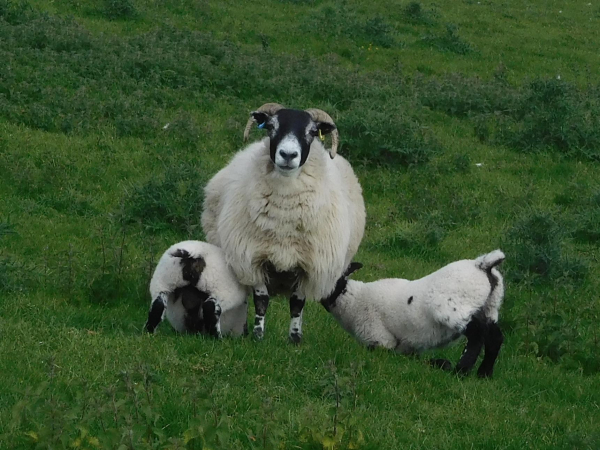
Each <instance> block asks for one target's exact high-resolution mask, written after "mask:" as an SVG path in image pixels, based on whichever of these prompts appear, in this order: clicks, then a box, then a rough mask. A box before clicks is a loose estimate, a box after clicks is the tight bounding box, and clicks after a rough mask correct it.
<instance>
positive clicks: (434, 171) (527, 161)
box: [0, 0, 600, 449]
mask: <svg viewBox="0 0 600 450" xmlns="http://www.w3.org/2000/svg"><path fill="white" fill-rule="evenodd" d="M599 22H600V8H599V7H598V5H595V4H593V3H591V4H588V3H587V2H582V3H581V4H577V5H568V6H565V5H562V4H558V3H554V2H550V3H548V2H542V1H541V0H535V1H533V2H526V3H523V2H516V1H512V0H511V1H508V2H504V3H498V4H495V3H489V2H483V1H482V2H474V1H460V2H452V3H447V4H439V3H427V2H423V3H421V2H414V1H413V2H408V1H406V2H395V3H394V2H392V3H390V2H381V1H376V2H369V3H365V2H359V1H356V0H345V1H342V2H330V1H321V0H267V1H266V3H264V2H263V3H261V4H258V3H256V2H231V1H224V2H214V1H210V0H207V1H195V0H166V1H161V2H155V1H149V0H102V1H98V0H69V1H64V2H56V1H47V0H37V1H34V0H28V1H27V0H0V61H1V63H0V308H1V309H0V311H1V312H0V370H1V372H2V374H3V379H2V381H3V389H2V390H1V391H0V392H1V393H0V448H86V449H93V448H132V449H133V448H135V449H138V448H141V449H143V448H172V449H175V448H194V449H203V448H212V449H217V448H221V449H232V448H235V449H237V448H251V449H282V448H301V449H341V448H356V449H391V448H415V449H418V448H419V449H421V448H422V449H424V448H427V449H429V448H447V449H463V448H467V447H469V448H470V447H473V448H486V449H488V448H506V449H522V448H544V449H545V448H553V449H567V448H568V449H597V448H598V447H599V446H600V433H599V432H598V426H597V424H598V422H600V410H599V407H598V405H599V404H600V388H599V386H600V383H599V381H600V379H599V378H600V358H599V357H598V354H599V351H598V350H599V342H598V341H599V339H600V336H599V334H600V332H599V330H600V328H599V327H598V322H599V320H600V303H599V302H598V294H597V293H598V292H599V291H600V278H599V277H598V275H597V274H598V273H600V264H599V262H598V257H599V256H600V248H599V244H600V181H599V180H600V168H599V167H598V162H599V161H600V80H599V79H598V74H597V70H595V69H596V68H597V67H599V66H600V54H599V53H598V52H597V48H598V46H599V45H600V36H599V34H598V30H600V24H599ZM268 101H277V102H279V103H282V104H285V105H288V106H290V107H297V108H308V107H317V108H322V109H324V110H326V111H328V112H329V113H330V114H331V115H332V117H333V118H334V119H335V120H336V123H337V125H338V127H339V129H340V135H341V140H342V142H341V148H340V154H342V155H343V156H345V157H347V158H348V159H349V160H350V161H351V162H352V164H353V166H354V168H355V170H356V172H357V175H358V176H359V178H360V180H361V183H362V185H363V188H364V195H365V201H366V204H367V213H368V220H367V229H366V233H365V239H364V241H363V244H362V246H361V249H360V250H359V253H358V255H357V258H356V259H357V260H359V261H361V262H363V263H364V264H365V269H363V271H361V272H360V273H359V274H357V275H356V278H358V279H363V280H373V279H377V278H383V277H391V276H401V277H405V278H418V277H421V276H423V275H425V274H427V273H429V272H430V271H432V270H435V269H436V268H438V267H439V266H441V265H443V264H446V263H448V262H450V261H452V260H456V259H460V258H472V257H475V256H477V255H478V254H481V253H483V252H486V251H490V250H492V249H494V248H502V249H503V250H504V251H505V253H506V254H507V261H506V263H505V264H504V266H503V267H502V270H503V272H504V273H505V274H506V283H507V293H506V299H505V305H504V308H503V310H502V311H501V326H502V327H503V329H504V330H505V332H506V345H505V347H504V349H503V350H502V353H501V355H500V358H499V361H498V367H497V370H496V374H495V378H494V379H493V380H492V381H482V380H478V379H476V378H475V377H468V378H465V379H459V378H457V377H455V376H452V375H449V374H447V373H443V372H438V371H436V370H434V369H431V368H429V367H427V366H426V364H425V363H424V360H423V359H420V358H408V357H402V356H398V355H394V354H391V353H389V352H384V351H379V350H377V351H374V352H369V351H367V350H366V349H364V348H362V347H360V346H358V344H357V343H355V342H354V341H353V340H352V338H351V337H350V336H349V335H347V334H346V333H345V332H344V331H343V330H342V329H341V328H340V327H339V326H337V325H336V324H335V323H334V321H333V320H332V319H331V318H330V317H329V316H328V315H327V314H326V313H325V312H324V311H323V310H322V308H321V307H320V306H319V305H317V304H309V305H307V308H306V311H305V314H306V316H305V321H306V325H305V340H304V342H303V343H302V345H301V346H299V347H293V346H291V345H289V344H288V343H287V342H286V336H287V325H288V317H287V316H288V307H287V305H286V302H285V300H283V299H277V300H275V301H273V302H272V305H271V306H270V309H269V314H268V318H267V322H268V324H267V333H266V338H265V341H263V342H260V343H257V342H253V341H252V339H249V338H247V339H239V340H233V339H225V340H224V341H222V342H216V341H213V340H211V339H208V338H202V337H197V336H179V335H176V334H175V333H174V332H173V331H172V330H170V329H169V326H168V324H164V325H162V326H161V327H160V328H159V330H158V332H157V334H156V335H155V336H145V335H143V334H142V332H141V328H142V325H143V323H144V321H145V318H146V314H147V307H148V304H149V300H150V299H149V298H148V294H147V286H148V281H149V278H150V276H151V274H152V270H153V268H154V265H155V264H156V262H157V258H158V257H159V256H160V254H161V253H162V251H164V249H165V248H167V247H168V246H169V245H171V244H172V243H174V242H177V241H180V240H184V239H189V238H192V239H203V233H202V229H201V227H200V225H199V217H200V214H201V208H202V204H201V203H202V198H203V196H202V187H203V186H204V184H205V183H206V182H207V180H208V179H210V177H211V176H212V175H213V174H214V173H216V171H217V170H219V169H220V168H221V167H223V165H224V164H226V162H227V161H228V160H229V158H230V157H231V155H232V154H233V153H234V151H235V150H236V149H238V148H239V147H240V146H241V135H242V131H243V126H244V124H245V123H246V120H247V117H248V112H249V111H251V110H252V109H253V108H256V107H257V106H260V105H261V104H263V103H265V102H268ZM252 136H253V137H257V136H259V132H257V131H253V135H252ZM460 350H461V349H460V346H455V347H452V348H449V349H442V350H438V351H435V352H431V354H429V355H427V356H428V357H429V356H439V357H442V356H443V357H448V358H451V359H457V358H458V356H459V354H460Z"/></svg>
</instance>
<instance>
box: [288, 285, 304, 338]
mask: <svg viewBox="0 0 600 450" xmlns="http://www.w3.org/2000/svg"><path fill="white" fill-rule="evenodd" d="M305 303H306V297H304V295H303V294H301V293H299V292H298V291H295V292H294V293H293V294H292V296H291V297H290V317H291V320H290V333H289V336H290V341H291V342H293V343H294V344H299V343H300V341H302V311H303V309H304V304H305Z"/></svg>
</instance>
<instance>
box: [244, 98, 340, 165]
mask: <svg viewBox="0 0 600 450" xmlns="http://www.w3.org/2000/svg"><path fill="white" fill-rule="evenodd" d="M250 116H251V117H250V119H249V120H248V124H247V125H246V130H245V132H244V139H247V138H248V134H249V133H250V127H251V126H252V123H253V122H256V123H257V124H258V127H259V128H264V129H266V130H267V132H268V133H269V138H270V147H271V161H273V164H275V167H276V169H277V170H279V172H280V173H282V174H284V175H291V174H293V173H296V172H297V170H298V169H299V168H300V167H301V166H302V165H303V164H304V163H305V162H306V159H307V158H308V154H309V152H310V145H311V144H312V142H313V140H314V138H315V137H316V136H323V135H325V134H329V133H332V135H331V137H332V145H331V150H329V154H330V156H331V157H332V158H333V157H334V156H335V154H336V152H337V144H338V139H339V137H338V133H337V130H336V126H335V123H333V120H332V119H331V117H330V116H329V115H328V114H327V113H326V112H324V111H321V110H320V109H308V110H306V111H301V110H297V109H286V108H284V107H283V106H281V105H279V104H277V103H267V104H265V105H263V106H261V107H260V108H259V109H257V110H256V111H252V113H250Z"/></svg>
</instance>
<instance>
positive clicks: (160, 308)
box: [144, 292, 167, 333]
mask: <svg viewBox="0 0 600 450" xmlns="http://www.w3.org/2000/svg"><path fill="white" fill-rule="evenodd" d="M166 311H167V294H166V293H165V292H161V293H160V294H158V297H156V298H155V299H154V300H152V304H151V305H150V311H149V312H148V320H146V324H145V325H144V329H145V330H146V331H147V332H148V333H154V330H155V329H156V327H157V326H158V325H160V323H161V322H162V320H163V317H164V316H165V312H166Z"/></svg>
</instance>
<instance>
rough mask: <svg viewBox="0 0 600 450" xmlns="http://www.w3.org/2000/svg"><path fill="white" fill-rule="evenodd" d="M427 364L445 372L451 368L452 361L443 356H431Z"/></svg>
mask: <svg viewBox="0 0 600 450" xmlns="http://www.w3.org/2000/svg"><path fill="white" fill-rule="evenodd" d="M429 365H430V366H432V367H435V368H437V369H442V370H444V371H446V372H450V371H451V370H452V363H451V362H450V361H448V360H447V359H444V358H433V359H430V360H429Z"/></svg>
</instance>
